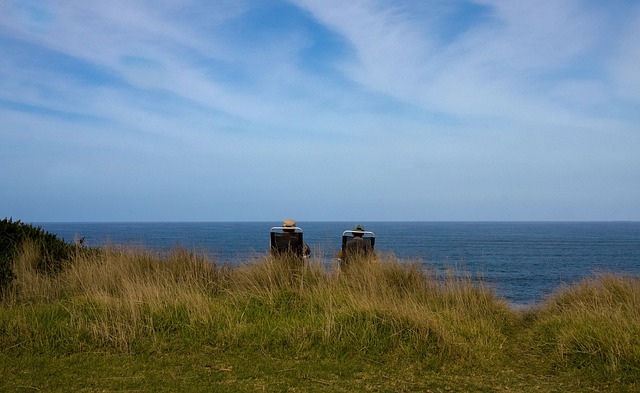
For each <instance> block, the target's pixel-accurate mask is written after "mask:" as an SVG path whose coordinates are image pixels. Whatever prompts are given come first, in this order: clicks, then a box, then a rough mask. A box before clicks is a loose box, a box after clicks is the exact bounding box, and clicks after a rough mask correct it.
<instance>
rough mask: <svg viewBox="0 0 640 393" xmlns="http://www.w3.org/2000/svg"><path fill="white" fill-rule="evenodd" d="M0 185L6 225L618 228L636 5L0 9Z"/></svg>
mask: <svg viewBox="0 0 640 393" xmlns="http://www.w3.org/2000/svg"><path fill="white" fill-rule="evenodd" d="M0 182H1V186H0V216H1V217H12V218H13V219H14V220H22V221H24V222H51V221H68V222H76V221H125V222H130V221H275V220H281V219H285V218H294V219H297V220H298V221H528V220H532V221H539V220H544V221H574V220H575V221H588V220H595V221H600V220H604V221H610V220H631V221H637V220H640V202H639V201H640V1H637V0H633V1H632V0H616V1H607V2H603V1H600V0H586V1H582V0H564V1H557V0H519V1H511V0H474V1H460V0H424V1H414V0H350V1H343V0H339V1H338V0H290V1H277V0H216V1H209V0H203V1H197V0H194V1H187V0H184V1H183V0H172V1H168V0H165V1H163V0H148V1H147V0H112V1H102V2H94V1H85V0H60V1H55V0H50V1H42V0H33V1H30V0H22V1H19V0H4V1H2V2H0ZM1 217H0V218H1Z"/></svg>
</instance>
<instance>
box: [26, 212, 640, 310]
mask: <svg viewBox="0 0 640 393" xmlns="http://www.w3.org/2000/svg"><path fill="white" fill-rule="evenodd" d="M354 224H355V223H347V222H298V226H300V227H301V228H302V229H303V231H304V239H305V241H306V242H307V243H308V244H309V245H310V246H311V248H312V250H314V253H315V255H316V256H319V257H321V258H322V259H323V260H324V261H325V263H327V264H328V265H330V264H331V262H332V261H334V260H335V259H334V258H335V254H336V253H337V251H338V249H339V247H340V237H341V234H342V231H344V230H346V229H351V228H352V227H353V226H354ZM359 224H362V225H364V226H365V228H366V229H367V230H370V231H373V232H374V233H375V234H376V251H378V252H381V253H393V254H394V255H396V256H397V257H398V258H400V259H401V260H403V261H404V260H406V261H411V262H418V263H421V264H423V265H424V267H425V268H428V269H436V270H439V271H440V270H444V269H454V271H459V272H464V273H467V274H471V275H473V276H476V277H480V278H481V279H482V280H483V281H484V282H485V283H486V284H487V285H488V286H490V287H491V288H492V289H493V290H494V291H495V293H496V294H497V296H499V297H501V298H504V299H506V300H507V301H509V302H510V303H511V304H514V305H529V304H536V303H539V302H540V301H543V300H544V299H545V298H546V297H547V296H549V295H550V294H552V293H554V292H556V291H557V290H559V289H560V288H562V286H564V285H570V284H572V283H575V282H577V281H579V280H581V279H583V278H586V277H593V276H594V275H595V274H600V273H615V274H620V275H633V276H640V222H361V223H359ZM35 225H38V226H42V228H43V229H44V230H46V231H48V232H51V233H54V234H56V235H57V236H58V237H62V238H64V239H65V240H67V241H73V240H74V238H84V239H85V244H86V245H88V246H99V247H100V246H104V245H108V244H113V245H127V246H140V247H144V248H146V249H149V250H152V251H168V250H171V249H172V248H175V247H177V246H180V247H184V248H187V249H190V250H194V251H198V252H204V253H206V254H207V255H209V257H210V258H211V259H212V260H213V261H215V262H217V263H228V264H238V263H247V262H249V263H251V261H253V260H254V259H255V258H257V257H259V256H262V255H264V254H266V253H267V252H268V249H269V230H270V228H271V227H272V226H278V225H280V222H189V223H178V222H169V223H133V222H130V223H35Z"/></svg>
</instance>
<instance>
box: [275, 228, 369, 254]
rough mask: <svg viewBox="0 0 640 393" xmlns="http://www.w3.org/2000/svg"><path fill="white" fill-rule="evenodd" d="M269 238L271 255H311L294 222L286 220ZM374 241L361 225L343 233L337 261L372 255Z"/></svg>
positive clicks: (300, 231)
mask: <svg viewBox="0 0 640 393" xmlns="http://www.w3.org/2000/svg"><path fill="white" fill-rule="evenodd" d="M270 237H271V239H270V240H271V254H272V255H283V254H293V255H296V256H297V257H299V258H308V257H309V255H310V254H311V248H310V247H309V245H308V244H307V243H305V242H304V240H303V232H302V229H301V228H299V227H298V226H297V224H296V221H295V220H291V219H287V220H284V221H283V222H282V226H280V227H273V228H271V231H270ZM375 239H376V238H375V234H374V233H373V232H370V231H366V230H365V229H364V227H363V226H362V225H356V226H355V228H354V229H352V230H346V231H344V232H343V233H342V245H341V248H340V251H339V252H338V259H339V260H340V262H348V260H350V259H351V260H352V259H355V258H358V257H366V256H369V255H371V254H373V249H374V245H375Z"/></svg>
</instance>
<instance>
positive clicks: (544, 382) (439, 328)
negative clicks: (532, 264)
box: [0, 243, 640, 392]
mask: <svg viewBox="0 0 640 393" xmlns="http://www.w3.org/2000/svg"><path fill="white" fill-rule="evenodd" d="M39 252H40V251H39V248H38V247H35V246H34V245H33V244H29V243H27V244H25V245H24V246H23V247H22V249H21V250H20V252H19V253H18V255H17V257H16V259H15V261H14V263H13V266H14V272H15V275H16V278H15V279H14V280H13V281H12V283H11V285H10V287H9V290H8V291H6V293H5V296H4V299H3V300H2V303H1V308H0V352H1V355H0V391H70V390H73V391H123V390H125V391H126V390H134V391H487V392H493V391H549V392H551V391H576V392H577V391H612V390H613V391H616V390H618V391H640V385H638V383H637V382H636V381H638V380H640V361H639V359H640V340H639V338H638V337H640V328H639V327H638V326H640V311H639V310H640V281H639V280H638V279H636V278H624V277H615V276H599V277H594V278H592V279H590V280H586V281H584V282H582V283H579V284H577V285H575V286H573V287H569V288H565V289H564V290H562V291H560V292H559V293H557V294H556V295H555V296H553V297H552V298H550V299H549V300H548V301H546V302H545V303H543V304H541V305H539V306H537V307H535V308H531V309H527V310H515V309H512V308H510V307H509V305H508V304H507V303H505V302H504V301H502V300H500V299H498V298H496V296H495V295H494V294H493V293H492V292H491V291H490V290H488V289H487V288H486V287H484V286H483V285H482V284H481V283H478V282H477V281H476V280H473V279H472V278H471V277H460V276H456V275H454V274H453V273H451V272H444V273H441V272H428V271H424V270H422V269H421V268H419V267H418V264H417V263H412V262H411V261H400V260H398V259H397V258H395V257H393V256H392V255H383V256H381V257H379V258H377V259H369V260H361V261H358V262H357V263H354V264H353V265H351V266H350V267H349V268H348V269H344V270H342V271H339V270H338V269H332V270H330V271H325V269H324V268H323V266H322V265H321V264H320V262H319V261H312V262H311V263H310V264H308V265H304V266H302V265H300V264H299V263H298V261H297V260H295V259H288V258H281V259H273V258H271V257H268V256H265V257H263V258H259V259H256V260H254V261H248V262H247V263H246V264H245V265H242V266H239V267H234V268H231V267H227V266H219V265H216V264H215V263H212V262H211V261H209V260H208V259H207V258H205V257H202V256H199V255H197V254H195V253H191V252H187V251H185V250H175V251H174V252H172V253H170V254H167V255H161V254H154V253H151V252H147V251H143V250H125V249H120V248H112V249H108V250H104V251H103V252H101V253H92V254H83V255H78V256H76V257H75V258H74V259H73V260H72V261H71V262H70V263H69V265H68V266H67V267H66V268H65V269H64V270H63V271H61V272H58V273H56V274H44V273H41V272H39V271H38V269H36V268H34V266H35V264H36V262H37V260H38V258H39V255H38V253H39Z"/></svg>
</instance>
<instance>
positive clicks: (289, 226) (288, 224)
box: [282, 219, 311, 257]
mask: <svg viewBox="0 0 640 393" xmlns="http://www.w3.org/2000/svg"><path fill="white" fill-rule="evenodd" d="M282 228H283V229H282V233H284V234H285V235H286V234H291V236H294V235H295V231H296V230H295V228H296V221H295V220H292V219H286V220H284V221H282ZM302 254H303V256H305V257H306V256H309V255H310V254H311V248H310V247H309V245H308V244H307V243H306V242H303V244H302Z"/></svg>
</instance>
